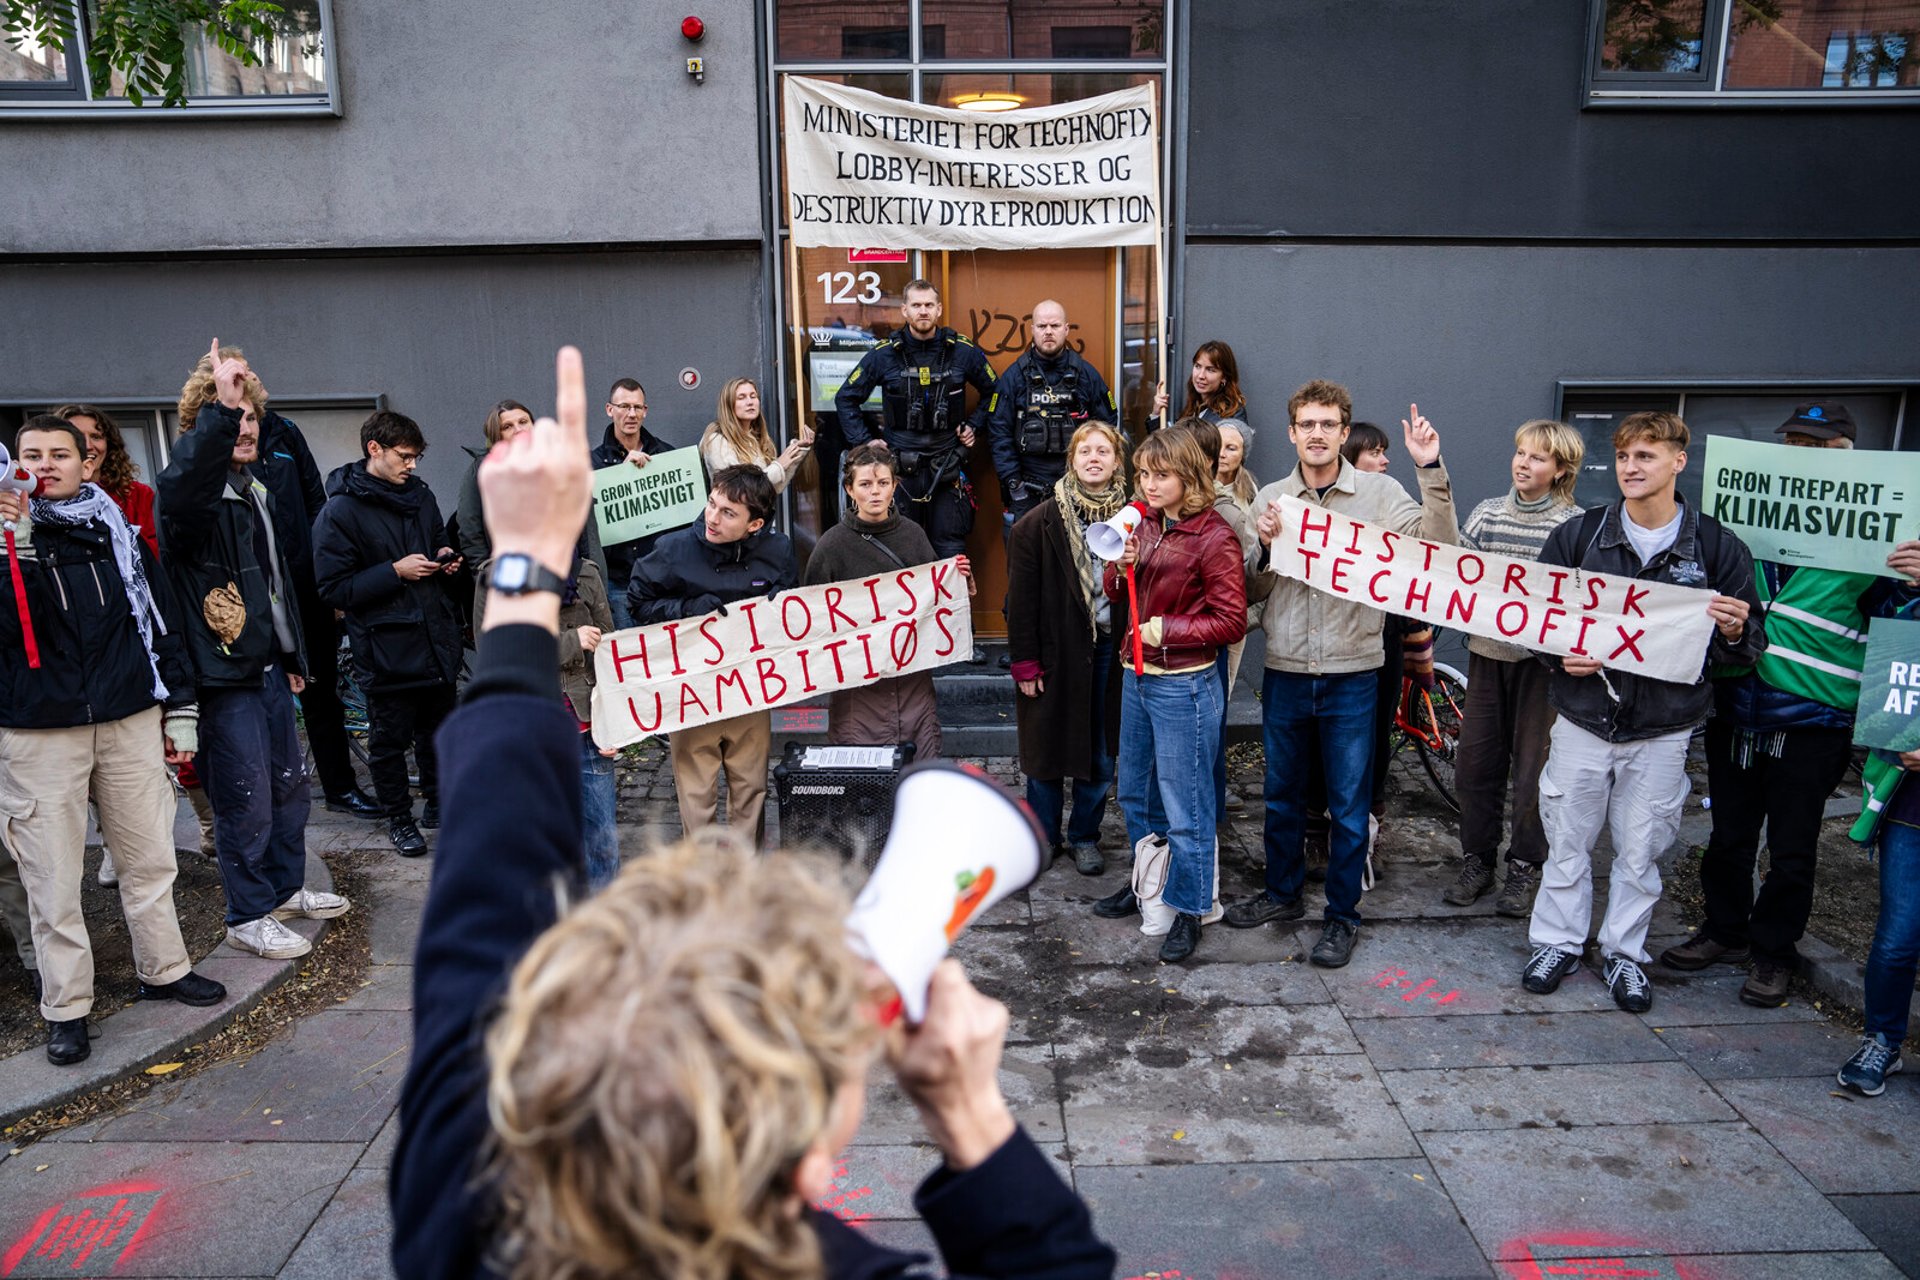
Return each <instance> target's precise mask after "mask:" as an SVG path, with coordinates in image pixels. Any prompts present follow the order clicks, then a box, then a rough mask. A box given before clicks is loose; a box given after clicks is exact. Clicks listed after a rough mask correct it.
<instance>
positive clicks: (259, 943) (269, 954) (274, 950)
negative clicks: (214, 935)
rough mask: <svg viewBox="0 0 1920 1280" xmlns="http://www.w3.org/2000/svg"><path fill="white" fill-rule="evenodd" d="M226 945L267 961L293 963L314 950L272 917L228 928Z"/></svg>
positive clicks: (310, 944)
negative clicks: (297, 958) (292, 961)
mask: <svg viewBox="0 0 1920 1280" xmlns="http://www.w3.org/2000/svg"><path fill="white" fill-rule="evenodd" d="M227 944H228V945H229V946H231V947H233V948H234V949H236V950H239V951H250V952H252V953H253V954H254V955H256V956H264V957H265V958H267V959H268V960H292V959H294V958H295V957H296V956H303V955H305V954H307V952H309V951H311V950H313V944H312V943H311V942H308V941H307V940H306V939H305V938H303V937H301V936H300V935H299V934H297V933H295V932H294V931H293V930H291V929H289V928H287V926H285V925H283V924H281V923H280V922H279V921H278V920H275V919H274V918H273V917H272V916H261V917H260V918H259V919H258V920H249V921H247V922H246V923H245V924H230V925H228V926H227Z"/></svg>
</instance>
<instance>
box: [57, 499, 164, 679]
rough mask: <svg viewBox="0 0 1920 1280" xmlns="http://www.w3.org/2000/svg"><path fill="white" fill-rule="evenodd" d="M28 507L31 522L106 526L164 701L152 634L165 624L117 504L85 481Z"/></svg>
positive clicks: (132, 535)
mask: <svg viewBox="0 0 1920 1280" xmlns="http://www.w3.org/2000/svg"><path fill="white" fill-rule="evenodd" d="M31 511H32V514H33V522H34V523H35V524H50V525H60V526H63V527H66V528H79V527H81V526H83V525H88V524H92V523H93V522H94V521H96V520H97V521H99V522H100V523H101V524H103V525H105V526H106V529H107V537H108V539H109V541H111V542H112V544H113V563H114V565H115V567H116V568H118V569H119V570H120V581H121V582H122V583H123V584H124V585H125V586H126V589H127V607H128V608H130V609H131V610H132V611H133V620H134V622H135V623H136V624H138V626H139V628H140V642H141V643H142V644H143V645H145V646H146V650H147V666H148V668H149V669H150V670H151V671H152V672H153V696H154V697H155V698H156V699H158V700H160V701H162V702H164V701H166V698H167V686H166V683H165V682H164V681H163V680H161V679H160V660H159V658H158V657H157V656H156V655H155V653H154V649H153V636H154V631H155V630H156V629H158V631H159V633H160V634H161V635H165V634H167V624H166V622H165V621H164V620H163V619H162V618H161V617H160V607H159V605H157V604H156V603H154V599H153V588H152V587H150V586H148V585H147V574H146V570H144V569H142V568H141V567H140V547H139V542H138V535H136V534H135V533H134V531H133V527H132V526H131V525H129V524H128V523H127V517H126V516H125V515H123V514H122V513H121V511H120V505H119V504H118V503H116V502H115V501H114V500H113V499H112V498H110V497H109V496H107V491H106V490H105V489H102V488H101V487H100V486H99V485H97V484H91V483H89V484H83V485H81V486H80V492H79V493H76V494H75V495H74V496H73V497H71V498H58V499H56V498H35V499H33V501H32V504H31Z"/></svg>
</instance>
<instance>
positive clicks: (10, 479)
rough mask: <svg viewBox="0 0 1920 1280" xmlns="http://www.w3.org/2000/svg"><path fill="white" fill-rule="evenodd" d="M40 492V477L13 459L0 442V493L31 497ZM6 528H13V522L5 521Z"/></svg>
mask: <svg viewBox="0 0 1920 1280" xmlns="http://www.w3.org/2000/svg"><path fill="white" fill-rule="evenodd" d="M38 492H40V477H39V476H36V475H35V474H33V472H31V471H29V470H27V469H26V468H25V467H24V466H22V465H21V464H20V463H18V462H15V461H14V460H13V455H12V454H10V453H8V452H7V446H5V445H4V444H0V493H17V494H19V495H20V496H21V497H23V498H31V497H32V496H33V495H34V494H36V493H38ZM7 528H9V529H11V528H13V522H12V521H11V520H9V521H7Z"/></svg>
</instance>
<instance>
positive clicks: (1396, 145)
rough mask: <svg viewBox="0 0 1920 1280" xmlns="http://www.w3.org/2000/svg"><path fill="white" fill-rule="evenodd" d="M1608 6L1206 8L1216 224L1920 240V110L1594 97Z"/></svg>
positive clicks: (1196, 17) (1201, 198) (1304, 232)
mask: <svg viewBox="0 0 1920 1280" xmlns="http://www.w3.org/2000/svg"><path fill="white" fill-rule="evenodd" d="M1589 14H1590V4H1589V0H1473V3H1470V4H1463V3H1460V2H1459V0H1373V2H1372V3H1366V4H1357V3H1354V2H1353V0H1288V3H1285V4H1275V3H1273V2H1272V0H1194V4H1193V12H1192V18H1191V46H1190V54H1189V61H1188V64H1187V65H1188V72H1189V75H1190V77H1191V79H1190V80H1189V94H1190V100H1191V113H1190V117H1189V121H1188V135H1187V136H1188V141H1189V145H1190V147H1191V159H1190V165H1189V179H1190V181H1189V190H1188V200H1189V223H1188V231H1189V233H1190V234H1195V235H1253V236H1314V237H1329V236H1334V237H1347V236H1412V237H1437V236H1459V237H1502V238H1504V237H1520V238H1531V237H1546V236H1551V237H1632V238H1648V239H1666V238H1689V239H1692V238H1711V239H1767V238H1804V237H1810V238H1836V239H1857V238H1869V237H1898V238H1909V239H1910V238H1911V237H1912V236H1913V235H1914V234H1915V229H1916V228H1917V227H1920V170H1916V168H1915V166H1914V165H1912V164H1911V163H1910V162H1909V158H1910V157H1912V156H1914V155H1915V154H1920V111H1916V110H1915V109H1914V108H1913V107H1911V106H1896V107H1892V108H1888V107H1856V108H1852V109H1847V108H1791V109H1741V108H1731V109H1729V108H1726V107H1714V108H1708V109H1652V110H1648V109H1639V108H1636V109H1586V110H1583V109H1582V106H1581V95H1582V85H1583V79H1582V73H1583V69H1584V64H1585V60H1586V57H1587V22H1588V19H1589Z"/></svg>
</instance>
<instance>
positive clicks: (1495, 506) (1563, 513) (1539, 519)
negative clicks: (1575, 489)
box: [1460, 489, 1580, 662]
mask: <svg viewBox="0 0 1920 1280" xmlns="http://www.w3.org/2000/svg"><path fill="white" fill-rule="evenodd" d="M1579 514H1580V508H1579V507H1578V506H1577V505H1576V504H1574V503H1571V502H1563V501H1561V500H1560V499H1559V498H1557V497H1555V496H1554V495H1553V494H1551V493H1550V494H1548V495H1547V496H1546V497H1544V498H1540V499H1538V500H1537V501H1534V502H1523V501H1521V499H1520V497H1519V496H1518V495H1517V494H1515V493H1514V491H1513V490H1511V489H1509V490H1507V492H1506V495H1505V496H1504V497H1499V498H1488V499H1487V500H1486V501H1485V502H1483V503H1481V504H1480V505H1479V506H1477V507H1475V508H1474V509H1473V514H1472V515H1470V516H1468V517H1467V518H1466V520H1465V522H1464V523H1462V524H1461V526H1460V543H1461V545H1462V546H1467V547H1472V548H1473V549H1474V550H1475V551H1489V552H1492V553H1493V554H1494V555H1500V556H1512V557H1513V558H1514V559H1516V560H1538V559H1539V558H1540V548H1542V547H1544V546H1546V545H1547V535H1548V534H1550V533H1552V532H1553V531H1554V529H1555V528H1556V527H1558V526H1559V524H1560V522H1561V521H1563V520H1568V519H1571V518H1572V517H1574V516H1577V515H1579ZM1467 651H1468V652H1469V653H1477V654H1479V655H1480V656H1481V657H1483V658H1493V659H1495V660H1496V661H1499V662H1519V661H1520V660H1521V659H1523V658H1525V657H1526V656H1527V653H1528V651H1527V650H1526V649H1523V648H1522V647H1520V646H1519V645H1517V644H1508V643H1507V642H1506V641H1504V640H1490V639H1488V638H1487V637H1486V636H1469V637H1468V638H1467Z"/></svg>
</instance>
